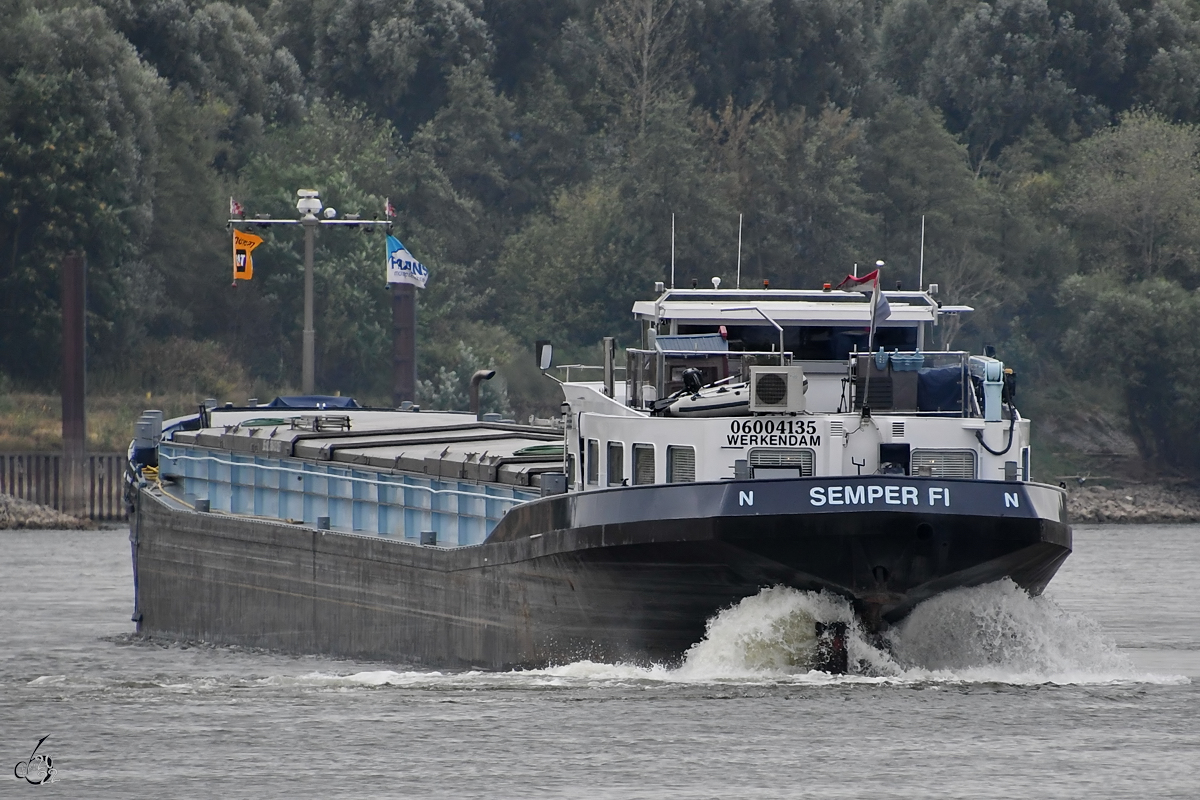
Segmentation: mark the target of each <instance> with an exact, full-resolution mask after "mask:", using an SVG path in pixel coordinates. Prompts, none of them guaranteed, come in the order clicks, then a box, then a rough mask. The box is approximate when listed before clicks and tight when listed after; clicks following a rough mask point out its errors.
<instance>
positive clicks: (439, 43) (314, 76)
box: [264, 0, 492, 135]
mask: <svg viewBox="0 0 1200 800" xmlns="http://www.w3.org/2000/svg"><path fill="white" fill-rule="evenodd" d="M480 7H481V3H480V2H478V0H470V1H469V2H457V1H456V0H403V1H402V2H399V3H394V2H390V0H331V1H330V2H326V0H273V1H272V3H271V6H270V9H269V11H268V12H267V15H266V20H265V22H264V25H265V27H266V29H267V30H268V31H269V32H270V33H271V34H272V35H273V36H274V37H275V41H276V42H277V43H278V44H280V45H282V46H283V47H285V48H286V49H287V50H288V51H289V52H290V53H292V54H293V55H294V56H295V58H296V59H297V61H298V62H299V64H300V68H301V70H302V71H303V73H304V74H305V75H306V76H307V77H308V79H309V80H310V81H311V82H312V83H313V84H315V85H316V86H317V87H319V88H320V89H321V90H322V91H324V92H326V93H329V94H337V95H339V96H340V97H342V98H343V99H345V100H349V101H351V102H356V103H362V104H365V105H366V106H367V108H368V109H370V110H371V111H372V112H373V113H375V114H376V115H378V116H381V117H384V118H386V119H388V120H390V121H391V122H392V123H393V124H394V125H395V126H396V127H397V128H398V129H399V130H400V132H401V133H402V134H404V135H409V134H411V133H412V132H413V131H414V130H416V129H417V127H419V126H420V125H421V124H423V123H424V122H426V121H428V120H429V119H430V118H431V117H432V116H433V115H434V114H435V113H436V112H437V110H438V109H439V108H440V107H441V106H442V105H443V104H444V103H445V102H446V93H447V91H448V79H449V76H450V73H451V72H452V71H453V70H454V69H455V68H458V67H466V66H470V65H472V64H476V63H477V62H479V63H483V64H486V63H488V61H489V59H490V58H491V54H492V42H491V38H490V35H489V33H488V30H487V25H486V24H485V23H484V22H483V20H482V19H480V17H479V14H480V11H481V8H480Z"/></svg>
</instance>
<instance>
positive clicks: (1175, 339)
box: [1061, 276, 1200, 473]
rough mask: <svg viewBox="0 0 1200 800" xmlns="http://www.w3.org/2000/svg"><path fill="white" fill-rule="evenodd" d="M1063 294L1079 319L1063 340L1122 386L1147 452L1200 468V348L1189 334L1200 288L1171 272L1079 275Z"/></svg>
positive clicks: (1085, 368) (1071, 353)
mask: <svg viewBox="0 0 1200 800" xmlns="http://www.w3.org/2000/svg"><path fill="white" fill-rule="evenodd" d="M1061 300H1062V303H1063V305H1064V307H1065V308H1066V309H1067V310H1068V312H1069V313H1070V314H1071V315H1072V316H1073V317H1074V322H1073V324H1072V325H1071V327H1070V328H1069V329H1068V331H1067V334H1066V336H1065V338H1064V340H1063V348H1064V351H1065V352H1066V353H1067V355H1068V358H1069V359H1070V363H1071V364H1072V365H1073V366H1074V367H1075V368H1076V370H1077V371H1078V373H1079V374H1081V375H1087V376H1088V377H1089V378H1090V379H1093V380H1094V379H1095V378H1096V377H1102V378H1105V379H1108V380H1111V381H1114V382H1115V383H1116V384H1117V385H1118V386H1119V387H1120V388H1121V390H1122V393H1123V395H1124V400H1125V407H1126V413H1127V417H1128V421H1129V427H1130V432H1131V433H1132V435H1133V437H1134V441H1136V442H1137V445H1138V449H1139V450H1140V451H1141V454H1142V456H1143V458H1145V459H1146V460H1147V461H1148V462H1149V463H1150V464H1152V465H1155V466H1157V467H1159V468H1168V469H1176V470H1183V471H1187V472H1193V473H1194V472H1196V471H1198V470H1200V453H1198V451H1197V449H1196V442H1197V440H1198V439H1200V376H1198V375H1197V373H1196V369H1195V365H1196V360H1197V358H1200V349H1198V345H1197V343H1196V341H1195V340H1194V337H1190V336H1186V335H1181V334H1182V333H1183V332H1186V331H1192V330H1196V329H1197V326H1200V293H1197V292H1196V291H1195V290H1186V289H1183V288H1181V287H1180V286H1179V285H1178V284H1177V283H1174V282H1173V281H1169V280H1165V279H1163V278H1152V279H1150V280H1147V281H1141V282H1139V283H1136V284H1133V285H1126V284H1123V283H1120V282H1119V281H1114V280H1112V279H1105V278H1099V277H1084V276H1074V277H1072V278H1070V279H1068V280H1067V281H1066V282H1064V284H1063V288H1062V293H1061Z"/></svg>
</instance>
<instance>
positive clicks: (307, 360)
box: [229, 189, 392, 394]
mask: <svg viewBox="0 0 1200 800" xmlns="http://www.w3.org/2000/svg"><path fill="white" fill-rule="evenodd" d="M296 196H297V197H298V198H299V199H298V200H297V201H296V210H297V211H299V212H300V219H269V218H267V217H266V215H263V216H262V217H256V218H254V219H246V217H245V216H244V215H242V216H240V217H237V218H234V217H233V216H232V214H231V215H230V220H229V228H230V230H232V229H233V227H234V226H235V225H253V226H258V227H260V228H266V227H268V226H271V225H302V226H303V227H304V334H303V340H302V342H301V345H302V350H303V352H302V355H301V367H300V384H301V386H300V388H301V390H302V391H303V392H304V394H313V393H314V392H315V391H316V382H317V381H316V372H317V370H316V363H317V359H316V349H317V348H316V340H317V334H316V330H315V329H314V325H313V244H314V243H313V240H314V238H315V235H316V232H317V227H318V226H321V225H345V226H348V227H351V228H362V229H363V230H364V232H366V233H370V232H371V229H372V228H383V230H384V231H385V232H390V231H391V229H392V223H391V221H390V220H386V219H384V220H380V219H374V220H367V219H361V218H360V217H359V216H358V215H357V214H351V215H348V216H347V217H346V218H345V219H336V217H337V212H336V211H334V210H333V209H332V208H326V209H325V213H324V215H323V216H324V219H321V218H319V217H318V216H317V214H319V213H320V212H321V209H322V205H321V198H320V196H319V194H318V193H317V191H316V190H314V189H300V190H298V191H297V192H296Z"/></svg>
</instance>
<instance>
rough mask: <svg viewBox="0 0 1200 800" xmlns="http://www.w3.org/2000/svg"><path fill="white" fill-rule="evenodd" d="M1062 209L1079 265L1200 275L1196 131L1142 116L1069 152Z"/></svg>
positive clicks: (1139, 274)
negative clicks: (1080, 248)
mask: <svg viewBox="0 0 1200 800" xmlns="http://www.w3.org/2000/svg"><path fill="white" fill-rule="evenodd" d="M1067 180H1068V183H1067V187H1066V191H1065V193H1064V196H1063V199H1062V201H1061V204H1062V207H1063V209H1064V210H1065V211H1066V212H1067V213H1068V214H1069V215H1070V218H1071V219H1072V220H1073V221H1074V222H1075V224H1076V225H1077V227H1078V228H1079V230H1080V232H1081V233H1083V234H1084V236H1083V237H1081V239H1082V242H1083V243H1084V247H1085V248H1086V249H1085V251H1084V252H1085V263H1086V264H1087V265H1088V266H1089V267H1090V268H1091V269H1107V270H1111V271H1114V272H1116V273H1118V274H1120V275H1122V276H1125V277H1128V278H1152V277H1155V276H1157V275H1161V274H1163V273H1165V272H1171V273H1173V275H1174V276H1175V277H1176V278H1180V277H1184V278H1186V279H1187V280H1188V281H1189V282H1191V283H1192V285H1194V284H1195V281H1196V280H1197V278H1200V129H1197V128H1196V127H1195V126H1193V125H1172V124H1170V123H1168V122H1167V121H1166V120H1165V119H1163V118H1162V117H1158V116H1155V115H1153V114H1150V113H1147V112H1145V111H1137V112H1131V113H1128V114H1124V115H1122V117H1121V124H1120V125H1118V126H1116V127H1112V128H1109V129H1106V130H1104V131H1102V132H1100V133H1099V134H1097V135H1096V136H1093V137H1092V138H1091V139H1089V140H1087V141H1085V142H1082V143H1080V145H1079V146H1078V147H1076V148H1075V150H1074V153H1073V160H1072V165H1071V170H1070V172H1069V173H1068V178H1067Z"/></svg>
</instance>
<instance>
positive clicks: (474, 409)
mask: <svg viewBox="0 0 1200 800" xmlns="http://www.w3.org/2000/svg"><path fill="white" fill-rule="evenodd" d="M494 377H496V370H494V369H481V370H477V371H476V372H475V374H474V375H472V376H471V413H472V414H474V415H475V419H479V384H480V383H482V382H483V381H490V380H491V379H492V378H494Z"/></svg>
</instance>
